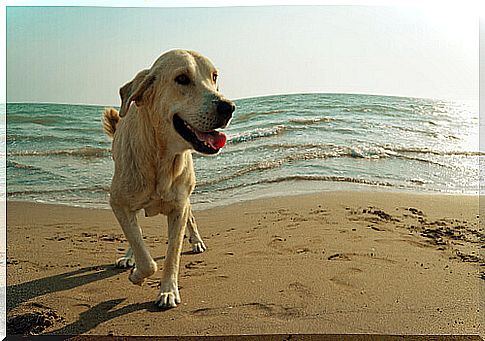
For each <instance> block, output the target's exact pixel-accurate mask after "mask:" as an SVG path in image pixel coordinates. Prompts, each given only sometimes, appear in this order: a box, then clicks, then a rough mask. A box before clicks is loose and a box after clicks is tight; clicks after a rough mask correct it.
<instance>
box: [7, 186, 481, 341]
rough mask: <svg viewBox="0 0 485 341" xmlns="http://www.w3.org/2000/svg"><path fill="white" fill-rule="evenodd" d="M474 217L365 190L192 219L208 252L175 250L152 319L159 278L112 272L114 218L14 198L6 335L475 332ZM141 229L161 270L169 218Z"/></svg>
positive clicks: (118, 245)
mask: <svg viewBox="0 0 485 341" xmlns="http://www.w3.org/2000/svg"><path fill="white" fill-rule="evenodd" d="M288 192H291V191H290V190H289V191H288ZM482 214H483V213H482ZM482 214H480V212H479V199H478V196H473V195H449V194H432V195H431V194H410V193H395V192H382V191H370V190H369V191H347V192H344V191H340V192H339V191H335V192H321V193H316V194H309V195H300V196H280V197H274V198H264V199H260V200H251V201H245V202H239V203H234V204H231V205H229V206H221V207H215V208H211V209H206V210H199V211H197V212H195V217H196V219H197V222H198V226H199V230H200V232H201V235H202V237H203V239H204V241H205V243H206V245H207V246H208V249H207V250H206V251H205V252H204V253H202V254H192V253H191V252H190V245H189V243H188V242H187V241H186V242H185V244H184V252H183V254H182V258H181V266H180V277H179V286H180V294H181V298H182V303H181V304H180V305H179V306H178V307H177V308H174V309H171V310H167V311H159V310H158V309H156V308H155V306H154V303H153V300H154V299H155V297H156V295H157V292H158V282H159V278H160V275H161V272H160V270H159V271H158V272H157V273H156V274H155V275H154V276H153V277H152V278H150V279H148V280H147V282H146V283H145V284H144V285H143V286H142V287H139V286H135V285H133V284H131V283H130V282H129V281H128V274H129V270H120V269H116V268H115V267H114V265H113V264H114V261H115V259H116V258H118V257H120V256H121V255H122V254H123V253H124V252H125V251H126V248H127V242H126V240H125V238H124V236H123V234H122V231H121V228H120V227H119V225H118V223H117V222H116V220H115V218H114V216H113V213H112V212H111V211H110V210H107V209H96V208H77V207H70V206H61V205H48V204H39V203H29V202H16V201H10V202H8V204H7V238H8V239H7V242H8V249H7V285H8V287H7V297H8V309H7V319H8V323H7V330H8V333H9V334H10V333H34V334H63V335H65V334H69V335H75V334H87V335H158V336H161V335H175V336H176V335H237V334H392V335H401V334H404V335H410V334H425V335H433V334H434V335H437V334H439V335H443V334H454V335H457V334H460V335H463V334H473V335H476V334H479V333H481V334H482V335H483V307H480V302H483V299H481V290H482V289H483V284H484V282H483V276H484V275H483V273H480V266H481V265H483V258H482V256H481V255H480V245H481V244H480V243H479V241H480V238H481V237H483V234H482V232H483V231H481V230H480V226H479V216H480V215H482ZM139 221H140V225H141V227H142V230H143V233H144V236H145V241H146V243H147V245H148V247H149V249H150V251H151V254H152V256H153V257H154V258H155V260H156V261H157V263H158V265H159V268H160V269H161V268H162V267H163V257H164V255H165V251H166V240H167V224H166V219H165V217H163V216H156V217H150V218H145V217H143V215H140V219H139ZM480 328H482V329H481V330H480Z"/></svg>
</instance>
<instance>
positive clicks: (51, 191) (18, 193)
mask: <svg viewBox="0 0 485 341" xmlns="http://www.w3.org/2000/svg"><path fill="white" fill-rule="evenodd" d="M109 190H110V187H106V186H93V187H78V188H72V187H71V188H61V189H49V190H25V191H12V192H8V191H7V195H9V196H22V195H33V194H54V193H73V192H92V193H106V192H109Z"/></svg>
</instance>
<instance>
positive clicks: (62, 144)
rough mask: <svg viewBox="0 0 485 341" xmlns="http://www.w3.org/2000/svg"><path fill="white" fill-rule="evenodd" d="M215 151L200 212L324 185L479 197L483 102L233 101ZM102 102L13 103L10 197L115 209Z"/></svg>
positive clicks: (198, 194)
mask: <svg viewBox="0 0 485 341" xmlns="http://www.w3.org/2000/svg"><path fill="white" fill-rule="evenodd" d="M236 105H237V110H236V112H235V114H234V118H233V120H232V122H231V125H230V126H229V127H228V128H227V129H225V130H224V131H225V133H226V134H227V136H228V142H227V145H226V147H224V148H223V150H222V152H221V153H220V154H219V155H217V156H212V157H205V156H200V155H197V154H194V164H195V169H196V175H197V187H196V189H195V192H194V194H193V195H192V202H193V203H194V206H195V207H196V209H197V208H198V209H202V208H208V207H213V206H218V205H225V204H229V203H232V202H237V201H241V200H248V199H253V198H259V197H264V196H271V195H290V194H299V193H307V192H314V191H326V190H390V191H410V192H418V193H450V194H453V193H460V194H478V192H479V183H480V179H479V159H480V156H482V157H483V156H484V155H485V154H483V153H480V152H479V146H478V142H479V118H478V105H477V104H475V105H474V104H470V103H458V102H449V101H442V100H431V99H417V98H403V97H389V96H369V95H349V94H294V95H275V96H266V97H257V98H247V99H240V100H237V101H236ZM103 109H104V108H103V107H100V106H92V105H68V104H38V103H22V104H19V103H9V104H7V141H6V142H7V197H8V199H9V200H27V201H36V202H47V203H61V204H67V205H75V206H87V207H100V208H108V207H109V204H108V201H109V186H110V182H111V176H112V174H113V168H114V166H113V161H112V159H111V152H110V148H111V141H110V140H109V139H108V137H106V136H105V135H104V133H103V131H102V128H101V115H102V112H103Z"/></svg>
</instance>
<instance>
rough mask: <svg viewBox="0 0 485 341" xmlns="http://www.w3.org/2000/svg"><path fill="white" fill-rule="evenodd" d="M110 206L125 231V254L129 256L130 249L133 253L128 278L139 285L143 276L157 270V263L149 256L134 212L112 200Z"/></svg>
mask: <svg viewBox="0 0 485 341" xmlns="http://www.w3.org/2000/svg"><path fill="white" fill-rule="evenodd" d="M111 207H112V208H113V212H114V214H115V216H116V218H117V219H118V222H119V223H120V225H121V228H122V229H123V232H124V233H125V237H126V239H128V242H129V243H130V249H129V250H128V252H127V255H128V256H130V255H129V252H130V250H131V252H132V253H133V254H132V257H133V258H134V259H135V267H134V268H133V269H132V271H131V274H130V276H129V277H128V278H129V280H130V281H131V282H132V283H133V284H137V285H141V284H142V283H143V281H144V280H145V278H147V277H149V276H151V275H153V274H154V273H155V272H156V271H157V263H155V261H154V260H153V258H152V257H151V256H150V253H149V252H148V249H147V247H146V246H145V243H144V242H143V237H142V234H141V229H140V227H139V226H138V222H137V219H136V212H135V211H130V210H128V209H127V208H125V207H123V206H117V205H116V204H113V202H112V203H111ZM125 256H126V255H125ZM128 258H131V257H128Z"/></svg>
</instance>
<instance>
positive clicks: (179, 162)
mask: <svg viewBox="0 0 485 341" xmlns="http://www.w3.org/2000/svg"><path fill="white" fill-rule="evenodd" d="M189 157H190V159H189V160H187V159H185V158H183V157H178V158H175V160H174V162H173V163H172V164H171V167H169V168H165V169H161V172H159V174H158V176H157V182H156V186H155V189H154V191H152V192H151V194H150V196H149V200H148V202H147V203H146V204H145V205H144V206H143V208H144V210H145V215H146V216H147V217H150V216H154V215H157V214H159V213H161V214H165V215H167V214H168V213H169V212H170V211H172V210H173V209H175V208H178V207H182V206H185V204H186V203H187V201H188V198H189V196H190V194H191V193H192V191H193V189H194V187H195V174H194V170H193V164H192V162H191V155H190V154H189ZM187 161H189V162H188V163H187Z"/></svg>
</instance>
